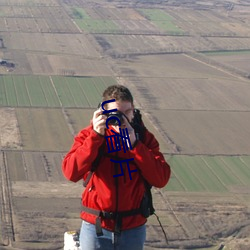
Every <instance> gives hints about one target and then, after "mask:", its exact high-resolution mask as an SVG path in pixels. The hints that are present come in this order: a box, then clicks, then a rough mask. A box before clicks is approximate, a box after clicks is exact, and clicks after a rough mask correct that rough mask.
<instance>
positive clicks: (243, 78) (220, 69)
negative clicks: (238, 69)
mask: <svg viewBox="0 0 250 250" xmlns="http://www.w3.org/2000/svg"><path fill="white" fill-rule="evenodd" d="M197 54H199V53H197ZM183 55H184V56H186V57H188V58H191V59H192V60H194V61H197V62H199V63H203V64H205V65H207V66H209V67H211V68H214V69H216V70H218V71H221V72H224V73H226V74H228V75H231V76H233V77H235V78H238V79H240V80H243V81H245V82H248V83H249V80H248V79H247V78H246V77H243V76H240V75H238V74H237V73H235V74H234V73H231V72H230V71H229V70H224V69H222V68H221V67H218V66H214V65H212V64H209V63H206V62H204V61H202V60H201V59H198V58H195V57H194V56H192V55H190V54H188V53H183Z"/></svg>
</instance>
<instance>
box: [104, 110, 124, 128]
mask: <svg viewBox="0 0 250 250" xmlns="http://www.w3.org/2000/svg"><path fill="white" fill-rule="evenodd" d="M104 115H106V116H107V117H108V119H109V120H108V125H113V126H119V125H120V124H123V122H124V120H123V113H122V112H121V111H119V110H117V111H113V112H109V113H105V114H104ZM118 120H119V121H120V123H119V121H118Z"/></svg>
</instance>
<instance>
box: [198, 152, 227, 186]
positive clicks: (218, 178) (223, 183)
mask: <svg viewBox="0 0 250 250" xmlns="http://www.w3.org/2000/svg"><path fill="white" fill-rule="evenodd" d="M200 158H201V160H202V161H203V162H204V163H205V164H206V166H207V167H208V168H209V169H210V171H211V172H212V173H213V174H214V176H215V177H216V178H217V179H218V180H219V182H220V183H221V184H222V185H223V186H224V187H225V189H226V190H228V188H227V186H226V184H225V183H224V182H223V181H222V180H221V179H220V177H219V176H218V175H217V174H216V173H215V172H214V170H213V169H212V168H211V167H210V165H209V164H208V163H207V161H206V160H205V159H204V158H203V157H202V156H200Z"/></svg>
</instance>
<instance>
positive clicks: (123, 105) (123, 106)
mask: <svg viewBox="0 0 250 250" xmlns="http://www.w3.org/2000/svg"><path fill="white" fill-rule="evenodd" d="M111 109H117V110H119V111H121V112H122V113H124V114H125V115H126V117H127V118H128V120H129V122H131V121H132V119H133V117H134V106H133V105H132V103H131V102H129V101H116V102H110V103H108V108H107V110H111ZM124 119H126V118H124ZM112 127H113V128H114V130H115V131H116V132H119V126H112ZM120 128H121V129H124V128H126V124H125V122H123V124H121V127H120Z"/></svg>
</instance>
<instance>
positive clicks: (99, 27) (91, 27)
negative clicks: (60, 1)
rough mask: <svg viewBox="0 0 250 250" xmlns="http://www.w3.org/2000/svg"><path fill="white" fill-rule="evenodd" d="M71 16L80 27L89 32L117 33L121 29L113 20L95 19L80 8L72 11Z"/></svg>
mask: <svg viewBox="0 0 250 250" xmlns="http://www.w3.org/2000/svg"><path fill="white" fill-rule="evenodd" d="M71 15H72V16H73V19H74V20H75V22H76V24H77V25H78V27H79V28H80V29H82V30H85V31H89V32H115V31H117V30H119V27H118V26H117V25H116V24H115V23H114V22H113V21H112V20H101V19H93V18H92V17H91V16H89V15H88V14H87V12H86V11H85V10H84V9H82V8H79V7H74V8H72V9H71Z"/></svg>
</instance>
